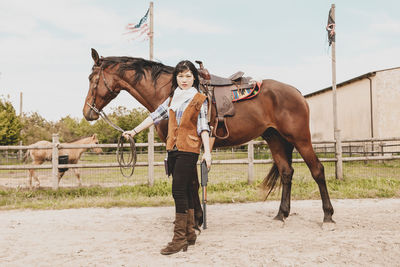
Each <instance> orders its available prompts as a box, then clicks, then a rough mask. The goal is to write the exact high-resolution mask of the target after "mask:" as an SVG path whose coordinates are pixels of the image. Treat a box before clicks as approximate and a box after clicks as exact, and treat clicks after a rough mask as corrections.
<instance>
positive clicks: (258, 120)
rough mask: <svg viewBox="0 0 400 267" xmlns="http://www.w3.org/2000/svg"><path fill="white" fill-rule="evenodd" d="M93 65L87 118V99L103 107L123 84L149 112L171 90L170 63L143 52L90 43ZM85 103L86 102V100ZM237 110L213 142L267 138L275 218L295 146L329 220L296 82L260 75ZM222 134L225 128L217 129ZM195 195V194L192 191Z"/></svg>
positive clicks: (284, 206) (267, 182)
mask: <svg viewBox="0 0 400 267" xmlns="http://www.w3.org/2000/svg"><path fill="white" fill-rule="evenodd" d="M92 58H93V60H94V65H93V68H92V73H91V74H90V76H89V81H90V86H89V91H88V94H87V96H86V99H85V103H84V107H83V115H84V116H85V118H86V119H87V120H89V121H92V120H96V119H98V117H99V116H98V114H96V113H95V112H94V111H93V110H92V109H91V108H90V107H89V105H92V106H94V107H96V108H97V109H98V110H101V109H103V108H104V107H105V106H106V105H107V104H108V103H109V102H110V101H111V100H112V99H113V98H115V97H116V96H117V95H118V94H119V92H120V91H121V90H126V91H127V92H128V93H130V94H131V95H132V96H133V97H134V98H136V100H138V101H139V102H140V103H141V104H142V105H143V106H145V107H146V108H147V109H148V110H149V111H150V112H153V111H154V110H155V109H156V108H157V107H158V106H159V105H160V104H161V103H162V102H163V101H164V100H165V99H166V98H167V97H168V96H169V95H170V94H171V92H172V88H171V78H172V71H173V68H172V67H170V66H165V65H163V64H161V63H157V62H153V61H148V60H145V59H142V58H130V57H106V58H100V57H99V55H98V53H97V51H96V50H94V49H92ZM88 104H89V105H88ZM234 108H235V111H236V114H235V116H233V117H229V118H227V120H226V124H227V127H228V128H229V131H230V136H229V137H228V138H227V139H224V140H221V139H216V141H215V147H224V146H236V145H241V144H243V143H246V142H248V141H250V140H253V139H254V138H256V137H258V136H261V137H262V138H263V139H264V140H266V141H267V143H268V145H269V148H270V150H271V153H272V157H273V160H274V164H273V166H272V168H271V170H270V172H269V174H268V175H267V176H266V177H265V179H264V181H263V183H262V185H263V187H264V189H266V190H267V191H268V193H270V192H271V190H273V189H274V187H275V185H276V183H277V181H278V180H279V178H280V180H281V183H282V198H281V204H280V207H279V211H278V214H277V215H276V217H275V218H274V219H276V220H281V221H284V219H285V218H286V217H288V216H289V212H290V192H291V186H292V176H293V168H292V152H293V149H294V147H295V148H296V149H297V151H298V152H299V153H300V155H301V156H302V157H303V159H304V161H305V162H306V164H307V166H308V168H309V169H310V171H311V175H312V177H313V178H314V180H315V181H316V183H317V184H318V187H319V191H320V195H321V199H322V208H323V211H324V219H323V221H324V222H327V223H330V222H334V221H333V220H332V215H333V207H332V204H331V201H330V198H329V194H328V189H327V186H326V181H325V173H324V166H323V165H322V164H321V162H320V161H319V160H318V158H317V156H316V154H315V152H314V149H313V148H312V145H311V135H310V130H309V108H308V104H307V102H306V100H305V99H304V97H303V96H302V95H301V93H300V92H299V91H298V90H297V89H296V88H294V87H292V86H290V85H287V84H284V83H281V82H278V81H274V80H263V81H262V84H261V87H260V93H259V94H258V96H257V97H255V98H253V99H251V100H246V101H239V102H235V103H234ZM211 114H212V116H211V125H214V120H215V114H216V111H215V105H213V107H212V110H211ZM167 126H168V125H167V121H163V122H162V123H160V124H159V125H157V126H156V130H157V132H158V135H159V136H160V138H161V139H162V140H163V141H165V139H166V135H167ZM217 131H219V135H220V136H222V135H223V132H222V131H223V129H218V130H217ZM195 195H197V196H198V194H195ZM196 203H197V204H196V210H197V211H196V219H197V220H199V222H200V223H201V222H202V216H201V215H202V212H201V206H200V201H199V200H198V199H197V201H196Z"/></svg>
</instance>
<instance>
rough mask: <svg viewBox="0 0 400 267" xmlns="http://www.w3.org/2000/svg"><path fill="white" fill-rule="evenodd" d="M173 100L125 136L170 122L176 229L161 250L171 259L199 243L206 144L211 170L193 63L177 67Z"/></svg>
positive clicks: (204, 104)
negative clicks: (199, 182)
mask: <svg viewBox="0 0 400 267" xmlns="http://www.w3.org/2000/svg"><path fill="white" fill-rule="evenodd" d="M172 88H176V89H175V90H174V92H173V96H171V97H169V98H167V99H166V100H165V101H164V103H162V104H161V105H160V106H159V107H158V108H157V109H156V110H155V111H154V112H153V113H151V114H150V116H149V117H147V118H146V119H145V120H144V121H143V122H142V123H140V124H139V125H138V126H136V127H135V128H134V129H133V130H132V131H126V132H124V135H125V136H127V135H130V136H132V137H133V136H135V135H136V134H137V133H139V132H140V131H143V130H144V129H147V128H148V127H150V126H151V125H153V124H158V123H159V122H160V121H161V120H163V119H167V118H168V136H167V142H166V147H167V151H168V166H169V172H170V173H172V195H173V198H174V202H175V227H174V236H173V238H172V242H169V243H168V245H167V246H166V247H165V248H163V249H162V250H161V254H163V255H169V254H173V253H176V252H179V251H181V250H183V251H186V250H187V247H188V245H194V244H195V242H196V232H195V230H194V228H193V227H194V226H195V225H194V224H195V223H194V203H193V194H198V192H194V189H193V184H194V183H195V179H198V177H197V168H196V164H197V160H198V157H199V154H200V147H201V144H202V143H203V147H204V154H203V157H202V161H203V160H205V161H206V164H207V167H208V168H210V166H211V153H210V146H209V132H210V128H209V126H208V121H207V100H206V96H205V95H202V94H200V93H199V77H198V71H197V69H196V67H195V66H194V65H193V63H192V62H190V61H188V60H184V61H181V62H179V63H178V65H176V67H175V69H174V72H173V76H172Z"/></svg>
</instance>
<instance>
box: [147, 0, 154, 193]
mask: <svg viewBox="0 0 400 267" xmlns="http://www.w3.org/2000/svg"><path fill="white" fill-rule="evenodd" d="M153 22H154V21H153V2H150V33H149V41H150V55H149V56H150V60H153V35H154V32H153V25H154V23H153ZM147 140H148V145H149V146H148V154H147V157H148V162H149V167H148V180H149V185H150V186H153V185H154V126H153V125H152V126H151V127H150V129H149V134H148V135H147Z"/></svg>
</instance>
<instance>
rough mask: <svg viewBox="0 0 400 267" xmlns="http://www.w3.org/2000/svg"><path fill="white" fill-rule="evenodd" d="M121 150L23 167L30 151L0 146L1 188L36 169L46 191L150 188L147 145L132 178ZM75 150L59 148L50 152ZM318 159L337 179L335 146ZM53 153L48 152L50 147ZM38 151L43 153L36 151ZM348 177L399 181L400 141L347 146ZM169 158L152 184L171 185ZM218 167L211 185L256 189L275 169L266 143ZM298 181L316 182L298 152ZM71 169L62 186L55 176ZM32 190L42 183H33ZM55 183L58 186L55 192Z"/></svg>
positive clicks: (159, 161) (223, 157)
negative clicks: (74, 161)
mask: <svg viewBox="0 0 400 267" xmlns="http://www.w3.org/2000/svg"><path fill="white" fill-rule="evenodd" d="M116 146H117V145H116V144H99V145H79V146H76V145H75V147H84V148H87V149H91V148H95V147H101V148H103V153H101V154H95V153H93V152H90V151H88V152H86V153H83V155H82V157H81V158H80V161H79V162H78V164H59V163H58V161H57V162H54V160H53V162H50V163H49V162H47V163H44V164H43V165H39V166H38V165H33V164H32V162H23V155H24V154H25V151H26V150H27V149H28V148H32V147H28V146H0V186H2V187H10V188H25V187H29V182H28V177H29V169H32V168H35V169H34V170H35V172H36V174H37V176H38V179H39V181H40V186H41V187H44V188H58V187H59V186H60V187H76V186H78V179H77V178H76V177H77V174H76V172H75V171H76V170H77V171H78V174H79V177H80V179H81V181H82V185H83V186H96V185H99V186H103V187H114V186H121V185H138V184H148V183H149V174H148V153H147V144H137V155H138V159H137V166H136V168H135V172H134V174H133V176H132V177H128V178H127V177H124V176H123V175H122V174H121V172H120V169H119V166H118V163H117V160H116ZM63 147H64V148H65V147H69V148H71V147H74V146H71V145H63V144H60V145H58V146H53V147H52V148H51V149H60V148H63ZM313 147H314V150H315V151H316V153H317V155H318V157H319V159H320V160H321V161H322V163H323V165H324V167H325V175H326V178H327V179H333V178H334V177H335V162H336V158H335V142H334V141H326V142H316V143H314V144H313ZM46 148H47V149H49V147H46ZM36 149H44V148H43V147H41V148H40V147H37V148H36ZM342 150H343V161H344V163H343V172H344V176H345V178H357V177H364V178H368V177H371V178H372V177H387V178H395V179H400V138H389V139H380V140H377V139H365V140H347V141H343V147H342ZM165 156H166V152H165V146H164V144H161V143H158V144H157V143H156V144H155V152H154V156H153V157H154V177H153V178H152V179H153V180H163V179H164V180H166V179H170V178H168V177H167V176H166V174H165V170H164V165H163V160H164V158H165ZM212 158H213V165H212V168H211V171H210V173H209V183H210V184H213V183H230V182H236V181H241V182H247V183H253V182H255V181H259V180H261V179H263V178H264V177H265V176H266V175H267V173H268V171H269V169H270V168H271V166H272V164H273V160H272V155H271V152H270V150H269V148H268V145H267V144H266V142H264V141H252V142H249V143H248V144H245V145H242V146H238V147H233V148H226V149H215V150H213V152H212ZM293 162H294V163H293V168H294V170H295V174H294V179H312V177H311V174H310V172H309V170H308V168H307V166H306V165H305V163H304V162H303V160H302V159H301V156H300V155H299V153H298V152H297V151H296V150H295V151H294V152H293ZM58 168H69V170H68V171H67V172H66V173H65V175H64V176H63V177H62V179H61V180H60V182H59V183H58V179H56V180H55V177H54V170H55V171H56V172H57V170H58ZM33 182H34V183H33V185H34V186H37V183H35V181H33ZM55 183H57V185H56V186H55Z"/></svg>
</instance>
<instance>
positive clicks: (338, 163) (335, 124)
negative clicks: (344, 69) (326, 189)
mask: <svg viewBox="0 0 400 267" xmlns="http://www.w3.org/2000/svg"><path fill="white" fill-rule="evenodd" d="M331 10H332V13H331V14H332V18H333V20H334V21H335V4H332V6H331ZM332 97H333V99H332V100H333V130H334V137H335V141H336V145H335V148H336V149H335V153H336V159H337V161H336V179H339V180H342V179H343V160H342V141H341V137H340V130H339V127H338V118H337V96H336V38H335V40H334V41H333V42H332Z"/></svg>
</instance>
